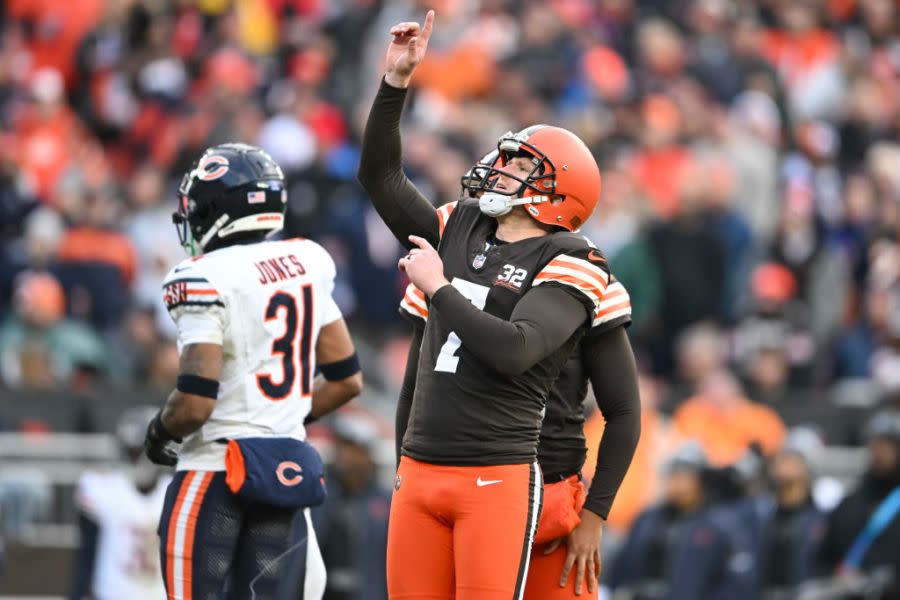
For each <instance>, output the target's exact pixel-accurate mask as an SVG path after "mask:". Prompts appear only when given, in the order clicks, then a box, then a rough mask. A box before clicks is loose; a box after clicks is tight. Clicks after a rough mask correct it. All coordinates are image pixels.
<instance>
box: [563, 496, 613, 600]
mask: <svg viewBox="0 0 900 600" xmlns="http://www.w3.org/2000/svg"><path fill="white" fill-rule="evenodd" d="M602 536H603V519H602V518H601V517H600V516H599V515H597V514H595V513H593V512H591V511H589V510H587V509H583V510H582V511H581V523H579V524H578V526H577V527H575V529H573V530H572V533H570V534H569V537H568V539H567V540H566V546H567V547H568V553H567V554H566V562H565V564H563V571H562V575H561V576H560V578H559V587H566V584H567V583H568V581H569V574H570V573H571V571H572V566H573V565H574V566H575V595H581V591H582V589H583V586H584V580H585V578H587V591H588V592H590V593H592V594H593V593H594V590H595V589H596V587H597V585H598V580H599V579H600V539H601V537H602ZM554 549H555V548H554Z"/></svg>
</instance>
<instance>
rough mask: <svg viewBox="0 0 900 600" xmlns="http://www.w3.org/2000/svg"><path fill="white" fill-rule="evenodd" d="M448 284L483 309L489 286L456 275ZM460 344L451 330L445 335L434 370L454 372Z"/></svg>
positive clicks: (457, 364)
mask: <svg viewBox="0 0 900 600" xmlns="http://www.w3.org/2000/svg"><path fill="white" fill-rule="evenodd" d="M450 285H452V286H453V287H455V288H456V289H458V290H459V291H460V293H461V294H462V295H463V296H465V297H466V298H467V299H468V300H469V302H471V303H472V304H474V305H475V306H476V308H478V310H484V304H485V302H487V296H488V292H489V291H491V289H490V288H489V287H487V286H484V285H478V284H477V283H472V282H471V281H466V280H465V279H460V278H458V277H454V278H453V281H451V282H450ZM460 346H462V340H460V339H459V336H458V335H456V332H454V331H451V332H450V335H448V336H447V341H446V342H444V345H443V346H441V352H440V354H438V357H437V362H436V363H435V365H434V370H435V371H443V372H445V373H456V368H457V367H458V366H459V357H458V356H456V352H457V351H458V350H459V348H460Z"/></svg>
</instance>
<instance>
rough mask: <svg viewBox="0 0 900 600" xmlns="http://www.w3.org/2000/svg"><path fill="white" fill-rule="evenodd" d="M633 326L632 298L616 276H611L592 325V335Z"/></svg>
mask: <svg viewBox="0 0 900 600" xmlns="http://www.w3.org/2000/svg"><path fill="white" fill-rule="evenodd" d="M630 324H631V297H630V296H629V295H628V290H626V289H625V286H624V285H622V283H621V282H620V281H617V280H616V277H615V275H610V279H609V285H607V286H606V291H605V292H604V294H603V297H602V299H601V300H600V304H599V305H598V307H597V312H596V313H595V314H594V320H593V322H592V324H591V331H590V335H596V334H600V333H604V332H606V331H609V330H610V329H613V328H615V327H618V326H619V325H625V326H628V325H630Z"/></svg>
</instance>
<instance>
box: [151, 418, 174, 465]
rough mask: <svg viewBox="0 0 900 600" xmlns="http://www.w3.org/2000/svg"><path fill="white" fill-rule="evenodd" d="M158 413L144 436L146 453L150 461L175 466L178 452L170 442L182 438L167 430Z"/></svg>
mask: <svg viewBox="0 0 900 600" xmlns="http://www.w3.org/2000/svg"><path fill="white" fill-rule="evenodd" d="M160 414H161V413H158V414H157V415H156V417H154V418H153V420H152V421H150V424H149V425H147V434H146V436H145V437H144V453H145V454H146V455H147V458H149V459H150V462H152V463H154V464H157V465H162V466H164V467H174V466H175V465H176V464H178V454H177V453H176V452H175V449H174V448H173V447H172V444H170V442H176V443H180V442H181V438H179V437H175V436H173V435H172V434H170V433H169V432H168V431H166V428H165V427H164V426H163V424H162V420H161V419H160Z"/></svg>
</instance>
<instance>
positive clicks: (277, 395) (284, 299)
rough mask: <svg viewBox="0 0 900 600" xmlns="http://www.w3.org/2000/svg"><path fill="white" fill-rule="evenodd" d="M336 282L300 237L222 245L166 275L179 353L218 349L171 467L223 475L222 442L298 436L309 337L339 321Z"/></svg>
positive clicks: (307, 386) (312, 342)
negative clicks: (196, 419)
mask: <svg viewBox="0 0 900 600" xmlns="http://www.w3.org/2000/svg"><path fill="white" fill-rule="evenodd" d="M334 276H335V267H334V261H333V260H332V259H331V257H330V256H329V255H328V253H327V252H326V251H325V249H324V248H322V247H321V246H319V245H318V244H316V243H315V242H313V241H310V240H305V239H301V238H296V239H291V240H283V241H268V242H259V243H255V244H247V245H236V246H230V247H228V248H223V249H221V250H216V251H214V252H210V253H208V254H204V255H202V256H199V257H195V258H191V259H187V260H185V261H183V262H182V263H181V264H179V265H178V266H177V267H175V268H174V269H172V271H170V272H169V274H168V275H167V276H166V280H165V282H164V284H163V290H164V294H163V296H164V299H165V302H166V307H167V308H168V310H169V314H170V315H171V316H172V319H173V320H174V321H175V325H176V327H177V329H178V350H179V352H181V351H182V350H183V348H184V347H185V346H187V345H189V344H198V343H208V344H220V345H221V346H222V351H223V364H222V374H221V376H220V378H219V396H218V399H217V400H216V406H215V409H214V410H213V412H212V415H211V416H210V418H209V420H208V421H207V422H206V423H204V425H203V426H202V427H201V428H200V429H199V430H198V431H196V432H194V433H193V434H191V435H189V436H187V438H186V439H185V440H184V445H183V446H182V449H181V451H180V453H179V457H178V470H199V471H222V470H224V469H225V445H224V444H221V443H219V442H217V440H221V439H223V438H226V439H235V438H242V437H266V436H272V437H293V438H296V439H300V440H302V439H305V438H306V431H305V429H304V427H303V419H304V418H305V417H306V415H307V414H309V411H310V408H311V402H312V386H313V376H314V371H315V365H316V341H317V340H318V337H319V331H320V330H321V328H322V326H324V325H327V324H329V323H332V322H334V321H336V320H337V319H339V318H340V317H341V312H340V310H339V309H338V307H337V305H336V304H335V303H334V300H333V299H332V297H331V292H332V290H333V289H334Z"/></svg>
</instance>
